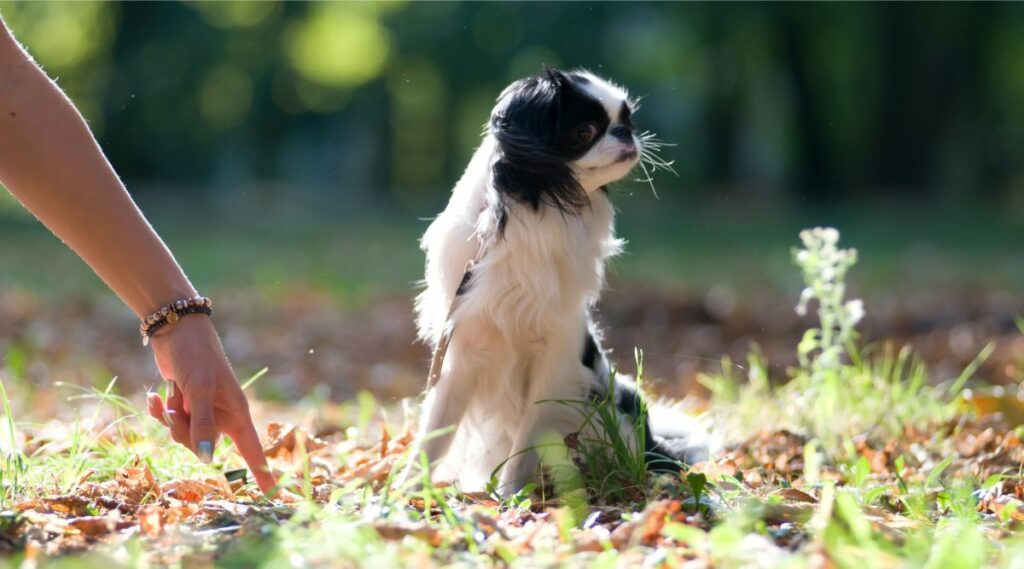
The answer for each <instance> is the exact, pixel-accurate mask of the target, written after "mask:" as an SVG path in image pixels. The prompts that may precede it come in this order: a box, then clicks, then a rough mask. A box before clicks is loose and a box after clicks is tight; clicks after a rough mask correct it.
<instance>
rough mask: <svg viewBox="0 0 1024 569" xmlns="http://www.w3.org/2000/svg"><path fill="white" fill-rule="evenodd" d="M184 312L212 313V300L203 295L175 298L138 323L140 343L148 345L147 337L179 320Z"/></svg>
mask: <svg viewBox="0 0 1024 569" xmlns="http://www.w3.org/2000/svg"><path fill="white" fill-rule="evenodd" d="M186 314H205V315H207V316H209V315H211V314H213V301H212V300H210V299H209V298H206V297H205V296H194V297H192V298H184V299H182V300H176V301H174V302H172V303H170V304H168V305H167V306H165V307H163V308H161V309H160V310H157V311H156V312H154V313H152V314H150V315H149V316H147V317H146V319H145V320H143V321H142V324H140V325H139V334H141V335H142V345H143V346H148V345H149V339H150V338H152V337H153V335H154V334H156V333H157V331H158V330H160V329H161V328H163V327H164V326H172V325H174V324H177V323H178V320H181V317H182V316H184V315H186Z"/></svg>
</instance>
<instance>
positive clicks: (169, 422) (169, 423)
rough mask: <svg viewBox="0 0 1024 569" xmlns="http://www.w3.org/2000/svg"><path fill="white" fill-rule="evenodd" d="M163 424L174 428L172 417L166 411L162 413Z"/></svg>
mask: <svg viewBox="0 0 1024 569" xmlns="http://www.w3.org/2000/svg"><path fill="white" fill-rule="evenodd" d="M164 422H165V423H167V426H168V427H173V426H174V417H172V416H171V414H170V413H168V412H167V411H164Z"/></svg>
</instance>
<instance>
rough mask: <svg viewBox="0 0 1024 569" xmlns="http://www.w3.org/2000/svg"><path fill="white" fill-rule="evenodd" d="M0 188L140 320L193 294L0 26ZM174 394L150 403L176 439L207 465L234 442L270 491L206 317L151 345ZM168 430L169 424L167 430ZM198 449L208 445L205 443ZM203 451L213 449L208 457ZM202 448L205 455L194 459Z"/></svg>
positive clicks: (61, 101)
mask: <svg viewBox="0 0 1024 569" xmlns="http://www.w3.org/2000/svg"><path fill="white" fill-rule="evenodd" d="M0 183H2V184H3V185H4V186H5V187H6V188H7V189H8V190H9V191H10V192H11V193H12V194H13V195H14V196H15V197H16V198H17V199H18V200H19V201H21V203H22V204H24V205H25V207H26V208H28V210H29V211H30V212H32V213H33V214H34V215H35V216H36V217H37V218H38V219H39V220H40V221H41V222H42V223H43V224H44V225H46V227H47V228H49V229H50V230H51V231H52V232H53V233H54V234H55V235H56V236H57V237H59V238H60V239H61V240H62V241H63V242H64V243H65V244H67V245H68V246H69V247H70V248H71V249H72V250H74V252H75V253H77V254H78V256H79V257H81V258H82V260H83V261H85V262H86V263H87V264H88V265H89V266H90V267H91V268H92V269H93V271H95V272H96V274H97V275H98V276H99V277H100V278H101V279H102V280H103V282H105V283H106V284H107V286H109V287H110V289H111V290H112V291H114V292H115V293H116V294H117V295H118V296H119V297H120V298H121V299H122V300H123V301H124V302H125V304H127V305H128V306H129V307H130V308H131V309H132V311H134V312H135V314H136V315H137V316H138V317H139V318H140V319H142V318H145V317H146V315H148V314H149V313H151V312H153V311H155V310H157V309H159V308H161V307H163V306H165V305H167V304H168V303H170V302H173V301H175V300H179V299H183V298H188V297H192V296H195V294H196V291H195V289H194V288H193V287H192V284H191V283H190V282H189V280H188V278H187V277H186V276H185V273H184V272H183V271H182V270H181V268H180V267H179V265H178V263H177V262H176V261H175V259H174V256H173V255H172V254H171V252H170V250H169V249H168V248H167V246H166V245H164V243H163V241H162V240H161V239H160V237H159V236H158V235H157V234H156V232H155V231H154V230H153V228H152V227H151V226H150V224H149V222H147V221H146V219H145V217H143V215H142V213H141V211H139V209H138V207H137V206H136V205H135V203H134V202H133V201H132V199H131V197H130V196H129V195H128V192H127V191H126V190H125V188H124V185H123V184H122V183H121V181H120V179H118V177H117V175H116V173H115V172H114V170H113V168H112V167H111V165H110V163H109V162H108V161H107V159H106V157H105V156H104V155H103V152H102V150H101V149H100V147H99V145H98V144H97V143H96V140H95V139H94V138H93V136H92V133H91V132H90V131H89V128H88V126H87V125H86V123H85V120H84V119H83V118H82V116H81V115H80V114H79V113H78V111H77V110H76V109H75V107H74V105H73V104H72V102H71V101H70V100H69V99H68V98H67V96H65V95H64V93H63V92H62V91H61V89H60V88H59V87H58V86H57V85H56V84H55V83H54V82H53V81H52V80H51V79H50V78H49V77H47V76H46V74H45V73H43V71H42V70H41V69H40V68H39V67H38V66H37V65H36V64H35V63H34V62H33V61H32V59H31V57H29V55H28V54H27V53H26V52H25V51H24V50H23V49H22V48H21V47H20V46H19V45H18V43H17V41H16V40H15V39H14V37H13V35H12V34H11V33H10V31H9V30H8V29H7V27H6V25H5V24H4V23H3V22H2V20H0ZM152 345H153V352H154V356H155V358H156V362H157V366H158V368H159V369H160V373H161V374H162V375H163V377H164V378H165V379H167V380H169V381H173V382H174V383H175V384H176V385H177V389H175V390H172V391H173V392H174V394H175V395H176V397H171V398H170V399H169V400H168V402H167V405H168V406H169V407H170V408H169V409H166V408H165V403H164V402H163V401H162V400H160V399H159V397H156V398H153V397H151V398H150V400H149V401H148V403H149V408H150V413H151V414H153V415H154V416H155V417H157V418H158V419H160V420H162V421H163V420H164V419H163V417H164V416H165V413H164V411H165V410H169V411H171V412H172V413H171V416H172V418H173V424H172V425H168V426H169V427H170V428H171V433H172V436H173V437H174V439H175V440H176V441H178V442H180V443H182V444H184V445H186V446H187V447H189V448H190V449H192V451H193V452H196V453H197V454H200V458H204V459H208V458H209V455H210V454H212V448H213V445H215V444H216V440H217V437H218V435H219V433H224V434H226V435H228V436H230V437H231V438H232V440H233V441H234V442H235V444H236V446H237V447H238V449H239V451H240V452H241V454H242V456H243V458H245V460H246V462H247V463H248V464H249V467H250V469H251V470H252V471H253V474H254V476H255V477H256V481H257V483H258V484H259V486H260V488H262V489H263V490H264V491H269V490H270V488H271V487H273V485H274V479H273V476H272V475H271V474H270V471H269V469H268V468H267V463H266V458H265V457H264V455H263V452H262V447H261V445H260V441H259V436H258V435H257V433H256V429H255V427H254V426H253V423H252V419H251V416H250V413H249V407H248V402H247V401H246V398H245V395H244V394H243V392H242V389H241V387H240V386H239V385H238V381H237V379H236V378H235V375H234V372H233V371H232V370H231V366H230V364H229V363H228V360H227V358H226V357H225V355H224V351H223V348H222V346H221V343H220V338H219V337H218V335H217V332H216V331H215V329H214V328H213V324H212V322H211V321H210V319H209V318H207V317H206V316H203V315H188V316H186V317H183V318H182V319H181V321H180V322H178V324H176V325H175V326H171V327H168V328H165V329H164V330H161V331H160V332H159V333H157V335H156V336H154V337H153V339H152ZM165 424H166V423H165ZM200 443H208V444H203V445H202V446H201V445H200ZM207 448H208V449H209V452H205V451H206V450H207ZM200 451H203V452H200Z"/></svg>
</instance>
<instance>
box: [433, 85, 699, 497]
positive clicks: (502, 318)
mask: <svg viewBox="0 0 1024 569" xmlns="http://www.w3.org/2000/svg"><path fill="white" fill-rule="evenodd" d="M634 110H635V104H634V102H633V101H632V100H631V99H630V98H629V96H628V95H627V94H626V92H625V91H624V90H623V89H622V88H620V87H618V86H616V85H613V84H611V83H609V82H607V81H604V80H602V79H600V78H598V77H596V76H594V75H592V74H590V73H588V72H585V71H573V72H569V73H564V72H561V71H557V70H553V69H551V70H547V71H545V72H543V73H540V74H538V75H535V76H531V77H527V78H525V79H521V80H519V81H516V82H515V83H513V84H512V85H510V86H509V87H508V88H506V89H505V91H504V92H502V94H501V95H500V96H499V97H498V101H497V104H496V106H495V107H494V110H493V111H492V113H491V117H490V121H489V123H488V125H487V128H486V131H485V135H484V139H483V143H482V144H481V145H480V147H479V148H478V149H477V151H476V153H475V154H474V155H473V158H472V160H471V161H470V163H469V167H468V168H467V169H466V172H465V173H464V174H463V176H462V178H461V179H460V180H459V182H458V183H457V184H456V186H455V189H454V191H453V192H452V196H451V200H450V201H449V203H448V207H447V208H446V209H445V210H444V211H443V212H442V213H441V214H440V215H439V216H438V217H437V218H436V219H435V220H434V222H433V223H432V224H431V225H430V227H429V229H427V232H426V234H424V236H423V239H422V248H423V249H424V251H426V255H427V266H426V290H424V291H423V293H422V294H420V296H419V297H418V298H417V302H416V311H417V314H418V326H419V333H420V336H421V338H422V339H423V340H425V341H426V342H428V343H430V344H431V345H432V346H434V347H435V349H436V348H437V347H438V345H439V344H444V347H446V348H447V354H446V355H445V353H444V348H442V350H441V351H442V354H441V356H440V358H438V357H437V356H436V355H435V360H436V363H437V364H438V368H439V369H438V372H439V373H438V374H437V377H436V382H433V381H432V382H431V386H430V387H428V390H427V394H426V399H425V401H424V403H423V410H422V416H421V424H420V431H419V436H418V441H419V442H418V448H419V449H421V450H423V451H425V453H426V455H427V457H428V458H429V459H430V460H431V463H432V464H434V463H439V464H438V468H437V469H436V470H435V471H434V478H435V479H440V480H448V481H454V482H456V483H458V484H459V485H460V487H462V488H463V489H464V490H470V489H482V488H483V487H484V486H485V484H486V482H487V481H488V480H489V479H490V477H491V474H492V472H494V471H495V469H497V468H499V467H500V470H498V471H497V472H498V487H497V489H498V492H499V493H500V494H502V495H510V494H513V493H515V492H517V491H518V490H520V489H521V488H522V487H523V486H524V485H525V484H526V483H527V482H529V481H530V480H531V478H532V476H533V475H534V473H535V470H536V469H537V466H538V463H539V460H540V457H539V456H538V453H537V452H536V451H535V450H533V447H534V446H535V444H536V442H537V437H538V436H539V435H540V434H541V433H544V432H554V433H557V434H559V435H561V436H566V435H568V434H570V433H573V432H577V431H579V430H580V428H581V423H582V422H583V416H582V414H581V413H580V412H579V410H576V409H572V408H571V407H569V406H566V405H561V404H558V403H556V402H554V400H572V401H587V400H593V399H594V398H595V397H601V396H604V395H606V394H607V391H608V389H609V385H610V382H609V364H608V361H607V359H606V357H605V353H604V352H603V350H602V349H601V345H600V340H599V334H598V333H597V330H596V329H595V326H594V323H593V321H592V320H591V309H592V307H593V305H594V303H595V302H596V301H597V299H598V295H599V294H600V292H601V288H602V286H603V282H604V266H605V260H606V259H608V258H609V257H611V256H612V255H615V254H616V253H618V252H619V251H621V249H622V246H623V242H622V241H621V240H620V239H617V238H616V237H615V234H614V227H613V215H614V214H613V210H612V206H611V203H610V202H609V199H608V192H607V189H606V185H607V184H610V183H612V182H615V181H617V180H619V179H621V178H622V177H624V176H625V175H626V174H628V173H629V172H630V171H631V170H632V169H633V168H634V166H636V165H637V164H638V162H639V161H640V158H641V155H642V153H643V152H644V148H643V144H644V139H643V137H641V136H638V135H637V133H635V132H634V126H633V122H632V121H633V112H634ZM449 339H450V343H449ZM614 390H615V393H614V397H615V401H616V402H617V404H618V407H619V409H620V412H621V415H622V420H621V421H620V424H621V427H620V428H623V429H631V428H632V424H633V422H632V421H631V420H630V417H629V416H630V415H633V416H634V418H635V415H636V414H637V413H639V410H640V409H641V405H640V399H639V398H640V394H639V392H638V391H637V389H636V386H635V384H634V383H633V382H632V381H629V380H627V379H618V380H616V381H615V383H614ZM648 418H649V423H648V428H647V429H646V432H647V433H648V434H647V436H646V437H645V438H646V439H647V440H646V441H645V446H646V448H645V451H646V452H647V453H649V454H648V456H649V457H657V460H658V462H659V463H662V464H675V463H674V462H673V461H675V460H680V461H683V462H686V463H692V462H695V461H699V460H702V459H704V458H705V457H706V455H707V445H706V437H704V436H703V435H701V434H700V429H699V428H698V427H697V426H696V422H695V421H694V420H693V419H691V418H689V417H687V416H686V415H684V414H682V413H677V412H674V411H672V410H670V409H668V408H663V407H658V406H652V407H651V408H650V412H649V414H648ZM445 428H448V432H447V434H444V435H441V436H433V437H429V436H427V435H428V434H430V433H434V432H435V431H439V430H442V429H445ZM417 454H418V453H417ZM666 457H667V459H670V460H666ZM442 459H443V460H442ZM648 464H649V467H650V466H651V463H650V462H649V463H648Z"/></svg>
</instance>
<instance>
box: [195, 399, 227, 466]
mask: <svg viewBox="0 0 1024 569" xmlns="http://www.w3.org/2000/svg"><path fill="white" fill-rule="evenodd" d="M209 385H210V382H208V381H193V382H191V383H190V384H189V388H190V391H189V394H188V402H189V403H191V406H190V407H191V408H190V409H189V411H190V415H189V423H191V429H190V430H191V435H192V450H193V451H194V452H195V453H196V455H197V456H199V460H200V462H203V463H204V464H209V463H210V462H212V461H213V447H214V444H215V443H216V441H217V436H218V435H219V434H220V431H219V430H217V422H216V421H215V420H214V415H213V396H214V391H213V390H212V389H210V388H209V387H208V386H209Z"/></svg>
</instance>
